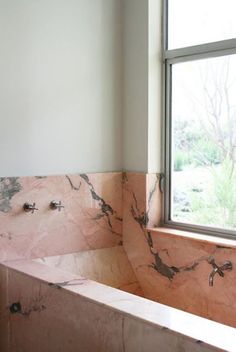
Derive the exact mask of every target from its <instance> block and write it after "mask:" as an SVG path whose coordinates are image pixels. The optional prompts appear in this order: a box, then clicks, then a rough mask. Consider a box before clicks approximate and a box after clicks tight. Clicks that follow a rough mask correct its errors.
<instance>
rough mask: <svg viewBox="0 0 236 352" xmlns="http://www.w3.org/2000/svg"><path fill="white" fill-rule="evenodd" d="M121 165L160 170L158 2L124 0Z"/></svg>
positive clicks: (130, 168)
mask: <svg viewBox="0 0 236 352" xmlns="http://www.w3.org/2000/svg"><path fill="white" fill-rule="evenodd" d="M123 33H124V110H123V136H124V141H123V145H124V149H123V166H124V169H125V170H128V171H141V172H160V171H161V86H162V59H161V56H162V55H161V54H162V52H161V0H124V31H123Z"/></svg>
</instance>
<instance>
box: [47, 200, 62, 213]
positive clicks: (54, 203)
mask: <svg viewBox="0 0 236 352" xmlns="http://www.w3.org/2000/svg"><path fill="white" fill-rule="evenodd" d="M50 208H51V209H52V210H56V209H57V210H58V211H61V209H62V208H65V207H64V205H62V204H61V200H60V201H59V202H58V201H56V200H52V201H51V203H50Z"/></svg>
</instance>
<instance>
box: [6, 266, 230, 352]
mask: <svg viewBox="0 0 236 352" xmlns="http://www.w3.org/2000/svg"><path fill="white" fill-rule="evenodd" d="M0 269H1V270H6V271H7V276H8V292H7V296H8V298H7V300H8V305H7V306H5V307H4V303H3V304H2V303H1V306H2V307H3V308H5V311H4V309H3V310H2V312H3V314H5V316H7V319H5V320H6V323H7V324H8V326H9V327H10V331H11V333H10V335H9V339H8V340H7V341H5V342H6V344H5V346H4V347H3V349H2V350H1V352H17V351H19V349H20V350H22V351H24V352H32V351H35V352H42V351H47V352H53V351H68V352H76V351H78V350H79V351H80V350H81V351H101V352H103V351H104V352H106V351H109V352H113V351H114V352H116V351H117V352H118V351H119V352H120V351H126V352H133V351H138V352H146V351H148V352H154V351H162V352H172V351H191V352H209V351H231V352H233V351H235V340H236V331H235V329H233V328H230V327H227V326H224V325H222V324H218V323H215V322H211V321H208V320H206V319H203V318H200V317H197V316H194V315H191V314H189V313H185V312H182V311H179V310H176V309H174V308H170V307H167V306H164V305H162V304H158V303H155V302H152V301H149V300H147V299H144V298H142V297H137V296H134V295H132V294H129V293H126V292H123V291H120V290H116V289H114V288H111V287H108V286H105V285H102V284H99V283H96V282H94V281H90V280H87V279H84V278H81V277H80V276H77V275H75V274H71V273H68V272H65V271H61V270H59V269H57V268H52V267H48V266H47V265H45V264H41V263H37V262H33V261H30V260H18V261H11V262H8V263H6V264H5V265H4V266H3V265H0ZM0 272H1V271H0ZM0 297H2V296H0ZM1 301H3V300H2V298H1ZM3 302H4V301H3ZM13 304H15V305H14V306H13ZM13 308H14V309H13ZM0 320H1V317H0ZM1 337H2V331H0V338H1Z"/></svg>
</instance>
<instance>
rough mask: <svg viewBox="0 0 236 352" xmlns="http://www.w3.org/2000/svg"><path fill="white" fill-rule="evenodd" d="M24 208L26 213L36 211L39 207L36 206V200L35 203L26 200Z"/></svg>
mask: <svg viewBox="0 0 236 352" xmlns="http://www.w3.org/2000/svg"><path fill="white" fill-rule="evenodd" d="M23 209H24V211H25V212H26V213H29V212H30V213H32V214H33V213H34V211H35V210H38V208H36V207H35V202H33V203H29V202H26V203H24V205H23Z"/></svg>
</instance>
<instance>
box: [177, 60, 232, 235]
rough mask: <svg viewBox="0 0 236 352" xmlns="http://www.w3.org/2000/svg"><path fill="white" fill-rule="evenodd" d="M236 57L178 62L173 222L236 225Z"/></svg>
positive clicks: (219, 225) (220, 225) (224, 226)
mask: <svg viewBox="0 0 236 352" xmlns="http://www.w3.org/2000/svg"><path fill="white" fill-rule="evenodd" d="M235 150H236V55H231V56H224V57H218V58H211V59H204V60H199V61H192V62H187V63H180V64H175V65H173V66H172V158H171V159H172V166H171V168H172V171H171V220H174V221H179V222H185V223H191V224H198V225H206V226H214V227H220V228H228V229H235V228H236V152H235Z"/></svg>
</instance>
